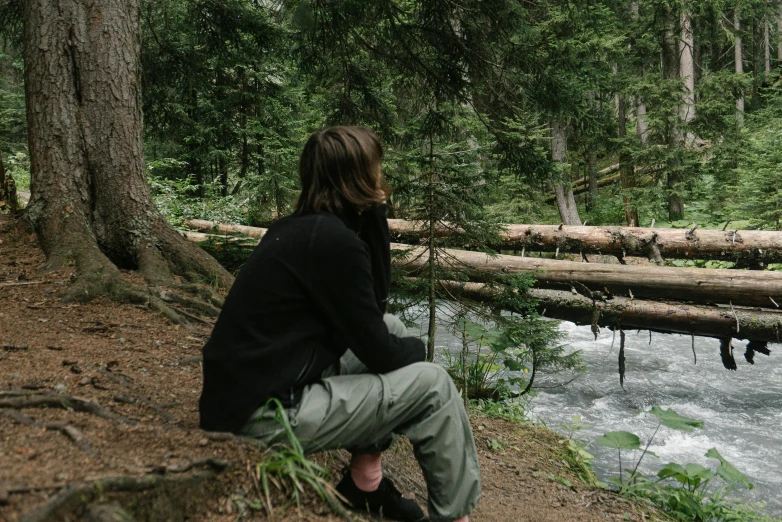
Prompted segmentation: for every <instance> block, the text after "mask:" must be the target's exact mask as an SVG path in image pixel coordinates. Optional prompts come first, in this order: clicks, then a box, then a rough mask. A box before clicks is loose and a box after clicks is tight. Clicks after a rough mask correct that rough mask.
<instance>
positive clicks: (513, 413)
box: [469, 397, 528, 423]
mask: <svg viewBox="0 0 782 522" xmlns="http://www.w3.org/2000/svg"><path fill="white" fill-rule="evenodd" d="M469 404H470V410H476V411H479V412H481V413H483V414H484V415H486V416H487V417H493V418H496V419H503V420H507V421H512V422H519V423H522V422H527V421H528V419H527V403H526V401H525V400H524V398H522V397H516V398H512V399H504V400H499V401H495V400H492V399H470V403H469Z"/></svg>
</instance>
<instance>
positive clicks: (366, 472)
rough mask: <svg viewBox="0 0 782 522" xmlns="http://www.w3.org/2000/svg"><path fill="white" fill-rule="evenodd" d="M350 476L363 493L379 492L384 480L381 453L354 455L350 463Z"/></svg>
mask: <svg viewBox="0 0 782 522" xmlns="http://www.w3.org/2000/svg"><path fill="white" fill-rule="evenodd" d="M350 476H351V477H352V478H353V482H354V483H355V484H356V486H357V487H358V489H360V490H361V491H366V492H367V493H369V492H370V491H377V488H378V487H379V486H380V481H381V480H383V469H382V468H381V466H380V453H362V454H360V455H357V454H354V455H353V459H352V460H351V461H350Z"/></svg>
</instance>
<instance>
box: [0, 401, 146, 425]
mask: <svg viewBox="0 0 782 522" xmlns="http://www.w3.org/2000/svg"><path fill="white" fill-rule="evenodd" d="M40 407H48V408H63V409H66V410H75V411H82V412H85V413H91V414H93V415H96V416H98V417H101V418H103V419H108V420H112V421H114V422H118V423H120V424H135V422H134V421H131V420H130V419H126V418H125V417H123V416H121V415H118V414H116V413H114V412H113V411H111V410H109V409H107V408H104V407H103V406H101V405H100V404H98V403H96V402H92V401H88V400H86V399H80V398H78V397H73V396H71V395H59V394H58V395H29V396H23V397H13V398H6V399H3V398H0V409H3V408H13V409H17V410H20V409H22V408H40Z"/></svg>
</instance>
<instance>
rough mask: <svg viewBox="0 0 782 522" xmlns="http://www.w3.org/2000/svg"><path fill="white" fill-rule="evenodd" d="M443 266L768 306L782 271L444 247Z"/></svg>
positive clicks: (407, 265) (605, 291)
mask: <svg viewBox="0 0 782 522" xmlns="http://www.w3.org/2000/svg"><path fill="white" fill-rule="evenodd" d="M391 248H392V250H395V251H406V256H405V258H404V259H403V260H397V261H396V262H397V264H399V265H401V266H402V267H403V268H404V269H405V270H406V271H407V272H408V273H411V274H415V273H417V272H420V271H422V270H425V269H426V268H427V258H426V256H425V255H423V254H424V248H423V247H411V246H409V245H402V244H398V243H394V244H392V245H391ZM439 259H440V263H441V266H442V267H443V268H446V269H447V268H453V269H454V270H459V271H462V272H464V273H467V274H468V275H469V277H470V279H471V280H475V281H482V280H483V281H485V280H489V279H491V278H492V277H494V276H495V275H497V274H503V273H528V274H532V275H533V276H534V277H535V279H536V280H537V286H538V287H540V288H553V289H564V290H570V289H571V288H576V290H578V291H579V293H587V292H589V293H594V294H595V295H605V296H609V297H610V296H621V297H630V298H632V297H637V298H646V299H666V300H672V301H683V302H696V303H709V304H713V303H718V304H732V305H734V306H750V307H764V308H772V307H775V306H776V303H782V273H779V272H771V271H756V270H726V269H709V270H707V269H703V268H679V267H660V266H638V265H609V264H602V263H579V262H574V261H557V260H553V259H542V258H529V257H519V256H507V255H498V256H494V257H491V256H488V255H486V254H484V253H481V252H469V251H465V250H454V249H444V250H443V251H442V253H441V255H440V256H439Z"/></svg>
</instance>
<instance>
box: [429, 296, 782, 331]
mask: <svg viewBox="0 0 782 522" xmlns="http://www.w3.org/2000/svg"><path fill="white" fill-rule="evenodd" d="M440 284H441V285H442V286H443V288H444V289H445V290H446V291H447V292H448V293H449V294H452V295H454V296H456V297H466V298H468V299H472V300H475V301H485V300H488V299H490V298H491V297H492V295H493V293H494V290H493V289H492V288H491V287H490V286H488V285H485V284H483V283H464V282H457V281H441V282H440ZM530 295H531V296H532V297H534V298H535V299H536V300H537V301H538V312H539V313H541V314H543V315H544V316H545V317H550V318H552V319H561V320H565V321H570V322H573V323H576V324H591V325H596V326H601V327H608V328H617V329H625V330H636V329H638V330H651V331H654V332H661V333H680V334H688V335H697V336H700V337H714V338H731V337H732V338H734V339H747V340H752V341H761V342H771V343H776V342H779V341H780V330H782V312H775V311H769V310H757V309H748V308H733V309H732V308H730V307H729V306H706V305H692V304H684V303H671V302H660V301H648V300H640V299H630V298H626V297H614V298H612V299H595V300H593V299H590V298H588V297H586V296H584V295H581V294H577V293H573V292H568V291H564V290H546V289H538V288H533V289H531V290H530Z"/></svg>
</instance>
